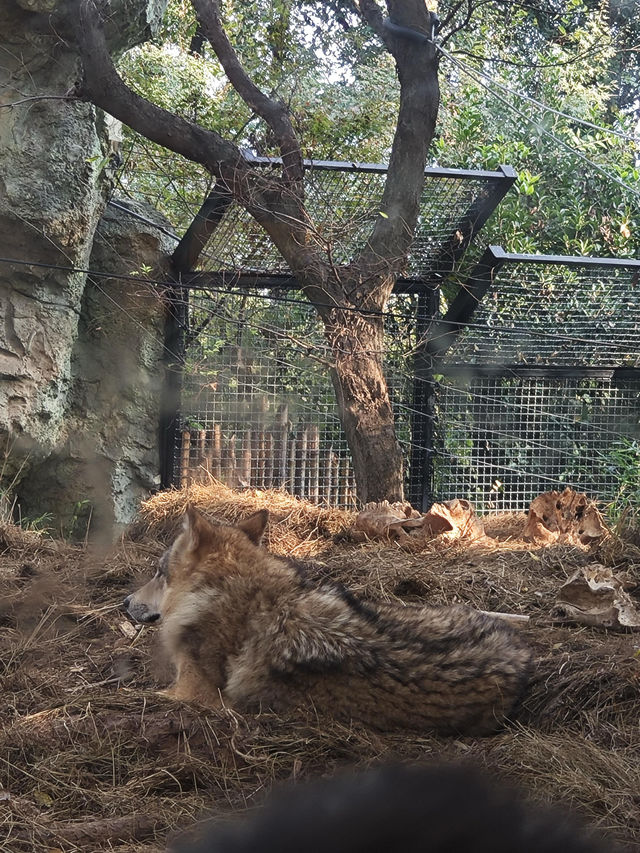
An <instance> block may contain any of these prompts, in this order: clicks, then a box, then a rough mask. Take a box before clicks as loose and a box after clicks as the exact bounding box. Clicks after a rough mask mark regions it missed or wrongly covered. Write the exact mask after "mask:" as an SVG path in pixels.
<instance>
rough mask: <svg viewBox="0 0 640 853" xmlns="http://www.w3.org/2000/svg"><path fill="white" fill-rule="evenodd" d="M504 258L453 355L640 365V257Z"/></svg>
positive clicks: (508, 361) (503, 361) (465, 359)
mask: <svg viewBox="0 0 640 853" xmlns="http://www.w3.org/2000/svg"><path fill="white" fill-rule="evenodd" d="M504 257H505V258H506V261H505V262H504V264H503V265H502V266H501V267H500V269H499V271H498V272H497V273H496V274H495V275H494V277H493V281H492V286H491V287H490V288H489V290H488V292H487V293H486V294H485V296H484V299H483V300H482V302H481V303H480V304H479V305H478V308H477V310H476V312H475V314H474V316H473V321H472V322H471V323H470V324H469V325H468V326H467V328H466V329H465V330H464V331H463V332H462V333H461V334H460V335H459V337H458V339H457V341H456V343H455V345H454V346H453V347H452V349H451V350H450V351H449V353H448V355H447V360H448V361H454V362H457V363H467V364H485V365H486V364H497V365H522V366H524V365H529V366H537V365H545V364H546V365H568V366H590V367H603V366H616V367H623V366H626V367H638V366H640V262H638V261H619V262H606V261H600V262H598V261H597V260H595V259H593V260H591V262H590V263H582V264H581V263H580V261H581V260H583V261H584V260H585V259H579V258H572V259H570V258H558V259H557V260H556V261H555V262H549V259H548V258H546V259H545V257H544V256H541V257H539V258H538V257H536V256H535V255H534V256H531V255H525V256H517V255H505V256H504ZM568 261H571V263H568Z"/></svg>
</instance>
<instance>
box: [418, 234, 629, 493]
mask: <svg viewBox="0 0 640 853" xmlns="http://www.w3.org/2000/svg"><path fill="white" fill-rule="evenodd" d="M496 257H497V261H498V263H497V266H496V269H495V270H494V272H493V275H492V276H491V284H490V286H489V288H488V290H487V292H486V293H485V295H484V298H483V300H482V301H481V302H480V304H479V305H478V307H477V309H476V311H475V313H474V316H473V320H472V322H471V323H469V324H468V325H467V326H466V327H465V329H464V330H463V331H461V333H460V334H459V335H458V337H457V339H456V341H455V343H454V344H453V346H452V347H451V349H450V350H449V352H448V353H447V355H446V358H445V359H444V361H443V363H442V364H441V365H440V367H438V370H439V371H441V374H440V375H438V376H437V377H436V378H437V379H438V380H439V381H437V382H436V383H435V385H434V388H435V394H436V403H435V418H436V425H435V428H434V431H435V434H436V436H437V439H436V444H437V446H436V447H434V452H435V454H434V458H433V478H434V490H435V494H436V495H437V496H438V497H439V498H442V499H447V498H451V497H461V496H463V497H467V498H469V499H471V500H472V501H474V502H475V503H476V504H477V505H478V506H479V507H480V508H483V509H487V510H497V509H524V508H526V507H527V505H528V504H529V502H530V501H531V499H532V498H533V497H535V496H536V495H537V494H539V493H540V492H544V491H549V490H550V489H554V488H555V489H557V488H564V486H567V485H569V486H572V487H573V488H576V489H578V490H581V491H585V492H586V493H587V494H589V495H590V496H592V497H594V498H600V499H601V500H604V501H608V500H611V499H613V498H614V497H615V496H616V495H618V494H619V493H620V489H621V488H622V487H623V486H624V483H625V478H626V481H629V477H631V480H633V476H634V475H633V472H632V471H630V469H629V466H628V465H627V464H626V463H624V462H623V461H622V460H623V458H624V455H625V453H624V452H625V450H632V451H633V452H635V450H634V448H637V447H638V443H639V442H640V371H638V370H637V368H638V366H639V365H640V287H639V285H638V278H639V276H640V263H639V262H637V261H612V260H597V259H579V258H555V259H554V258H550V257H544V256H515V255H506V254H505V253H502V252H501V251H497V254H496ZM627 458H631V457H629V456H628V455H627ZM635 478H636V481H637V472H636V475H635Z"/></svg>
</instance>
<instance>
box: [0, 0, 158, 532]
mask: <svg viewBox="0 0 640 853" xmlns="http://www.w3.org/2000/svg"><path fill="white" fill-rule="evenodd" d="M55 11H56V0H23V2H22V3H18V2H16V0H0V49H1V50H0V52H1V53H2V62H0V258H1V259H2V260H0V499H2V500H3V503H4V511H5V513H6V512H7V507H9V506H10V505H11V504H12V503H13V502H14V500H15V498H16V497H17V498H18V502H19V507H18V508H17V511H19V513H20V514H21V516H22V517H27V518H29V517H34V515H43V514H44V515H46V516H47V517H48V518H50V519H51V523H52V524H53V526H54V527H57V528H60V527H62V528H64V527H68V525H69V523H70V522H71V521H73V519H74V518H75V517H76V516H77V506H78V505H81V506H84V507H86V506H89V502H90V501H92V500H94V499H95V495H96V494H97V492H98V491H100V492H104V491H105V489H108V488H110V484H113V483H117V484H118V485H117V494H113V496H112V497H111V498H105V500H106V501H107V503H108V502H109V501H110V502H111V509H110V510H109V512H106V514H105V513H104V512H103V513H102V515H105V518H108V517H110V518H111V519H112V521H113V523H120V522H121V521H123V520H125V519H126V518H127V516H130V515H131V513H132V510H131V507H132V506H133V505H134V504H135V502H136V501H137V500H139V497H140V495H141V494H142V491H141V486H140V484H141V483H144V484H146V486H145V488H148V487H150V486H151V485H152V484H153V482H154V477H155V475H156V473H157V450H153V451H152V450H151V447H152V445H153V443H154V442H155V440H156V430H157V420H158V418H157V410H158V407H159V398H158V379H157V377H158V376H159V375H160V374H161V370H160V368H159V359H160V353H161V341H162V335H160V338H159V340H160V344H159V345H158V344H157V341H158V334H159V326H160V325H161V324H162V322H163V321H162V317H163V306H162V305H161V304H159V303H158V297H157V296H156V295H153V296H151V295H150V294H148V293H147V294H146V295H144V296H143V295H142V294H141V293H140V290H139V289H135V291H134V294H133V295H132V293H130V292H125V291H126V288H123V289H122V292H119V291H118V287H120V285H118V286H116V285H113V284H112V285H111V290H113V294H115V295H116V297H117V299H116V302H117V301H119V302H120V303H122V304H125V305H126V309H127V310H128V312H129V314H130V315H131V318H132V319H130V320H125V319H124V318H125V314H124V313H123V311H122V310H120V311H118V310H117V307H116V304H114V302H111V301H109V299H108V298H107V297H106V296H105V295H104V294H105V293H109V292H110V291H109V289H108V288H106V287H105V288H103V290H98V289H96V287H95V286H94V285H93V284H92V283H91V282H87V277H86V275H85V274H84V273H83V272H79V271H77V270H85V269H87V268H89V267H90V266H92V265H93V264H96V263H97V264H100V265H101V267H102V268H103V269H104V270H106V271H109V269H111V270H112V271H118V272H122V269H123V267H122V264H123V263H124V265H125V266H128V269H126V272H127V273H128V272H130V270H131V269H134V268H137V267H140V265H141V264H147V265H149V266H153V267H154V268H157V267H158V264H159V263H160V264H161V258H162V256H163V254H164V253H165V252H166V251H167V250H168V249H169V246H168V245H167V244H166V243H165V242H164V239H165V238H164V237H163V236H162V232H161V231H158V230H157V229H155V228H154V227H153V226H149V225H146V224H144V223H141V222H140V221H139V220H133V218H132V217H131V216H128V217H127V216H124V217H122V216H120V217H116V215H115V213H114V210H109V211H107V212H105V201H106V197H107V193H108V191H109V189H110V187H109V182H108V179H107V175H106V172H105V169H104V154H105V150H106V149H105V140H104V117H103V115H101V114H100V113H99V112H98V111H96V110H95V109H94V108H93V107H92V106H91V105H89V104H84V103H80V102H76V101H73V100H70V99H69V98H65V95H66V93H68V92H69V91H71V90H72V88H73V86H74V83H75V82H76V80H77V77H78V64H77V57H76V56H75V54H74V53H73V52H72V51H71V50H70V49H68V48H67V47H65V46H64V43H63V42H62V41H61V40H60V39H59V37H58V35H57V33H56V29H55ZM116 11H117V12H118V14H117V15H116V14H115V12H116ZM161 11H162V10H161V5H160V4H157V5H155V4H154V5H151V4H149V3H146V2H144V0H137V2H129V0H125V2H123V3H122V4H120V6H119V7H118V9H115V7H114V15H113V16H112V20H118V22H119V23H118V30H117V31H115V30H114V31H113V32H112V33H111V34H110V37H111V43H112V46H113V47H114V49H116V50H118V49H123V48H124V47H127V46H131V45H133V44H135V43H136V42H137V41H140V40H142V39H143V38H144V37H146V36H148V34H149V31H150V28H151V26H152V25H155V24H157V23H158V21H159V17H160V14H161ZM103 213H104V216H103ZM117 219H118V220H119V222H118V224H116V220H117ZM99 222H100V223H101V224H100V226H99V227H98V223H99ZM134 223H136V224H134ZM96 229H97V230H96ZM127 229H131V230H130V231H129V232H127ZM125 232H127V233H126V234H125ZM110 245H111V246H113V245H117V246H118V247H119V248H118V251H117V253H116V254H114V253H113V252H111V253H110V250H109V248H108V247H109V246H110ZM127 247H128V248H129V249H130V251H128V250H127ZM12 259H13V261H14V262H11V260H12ZM110 264H112V265H113V266H112V267H109V265H110ZM136 265H137V267H136ZM100 287H102V285H100ZM113 294H111V295H113ZM151 302H153V306H154V307H153V309H151V307H150V305H151ZM111 309H113V313H110V311H111ZM134 321H135V322H134ZM127 323H129V324H130V326H129V327H128V328H127V331H126V336H127V340H128V341H129V342H130V344H131V345H130V346H129V347H128V348H127V350H126V352H125V350H124V349H123V348H122V347H121V346H120V341H119V340H116V338H115V337H114V336H115V335H116V334H119V332H118V330H119V329H120V328H125V327H126V326H127ZM119 324H120V325H119ZM98 329H102V330H107V329H108V330H109V331H108V332H104V331H103V333H102V334H101V333H100V332H98V331H97V330H98ZM109 336H110V337H111V343H108V338H109ZM151 339H153V340H154V341H156V344H154V345H152V344H151V343H150V340H151ZM134 342H135V343H134ZM158 346H160V349H158ZM154 347H155V349H154ZM116 350H117V351H118V352H117V356H116V355H115V351H116ZM106 352H110V353H111V356H112V360H111V363H109V358H107V357H106V355H105V353H106ZM151 353H153V355H152V354H151ZM136 358H140V359H141V363H140V365H139V366H138V365H137V364H135V363H134V362H135V359H136ZM124 361H126V362H127V366H126V367H125V366H124V364H123V362H124ZM114 366H115V367H116V370H117V371H119V375H120V376H121V377H125V376H126V377H128V378H127V379H126V381H125V380H123V382H124V384H123V385H120V386H118V387H114V385H113V377H114V375H115V374H114V370H113V367H114ZM101 371H103V372H104V374H103V375H101ZM151 373H154V377H153V379H152V378H151ZM138 381H139V382H141V387H140V389H139V391H136V392H135V393H134V391H133V390H132V388H133V386H134V385H135V383H136V382H138ZM101 387H102V388H104V389H105V392H106V393H107V394H108V399H109V401H110V402H109V404H108V406H107V404H103V403H101V402H99V401H98V400H97V399H96V398H97V389H99V388H101ZM119 393H121V394H122V398H121V399H118V394H119ZM133 396H136V397H137V399H138V401H139V402H140V403H141V407H142V410H143V414H142V416H141V417H140V418H139V419H136V418H135V417H134V416H133V414H132V408H133V402H132V397H133ZM83 401H84V403H83ZM83 405H85V407H86V410H87V412H89V411H90V410H95V411H97V412H99V411H101V406H103V405H104V408H103V414H106V410H107V408H108V409H109V411H110V413H111V417H112V420H114V421H117V422H118V428H117V430H114V431H113V434H109V435H108V434H107V433H108V430H105V429H103V430H102V432H100V431H98V430H97V429H96V428H94V427H95V423H94V422H89V420H88V421H87V427H86V428H83V425H82V417H81V409H82V406H83ZM88 417H89V416H88ZM89 433H92V437H91V438H90V439H88V438H87V436H88V435H89ZM116 433H117V435H116ZM143 433H144V435H143ZM118 436H119V437H118ZM154 453H155V457H154V459H153V460H152V459H151V456H153V454H154ZM96 459H99V460H108V464H107V462H104V465H107V468H109V466H115V467H116V468H117V472H116V471H115V470H114V471H112V470H111V469H110V468H109V470H108V473H105V474H104V475H103V476H101V479H100V489H99V490H96V489H95V488H93V490H92V489H86V488H85V485H86V483H87V482H88V480H87V477H86V476H85V475H83V476H82V477H79V480H78V482H77V483H75V482H74V477H78V476H79V473H78V472H79V471H80V469H87V466H88V467H89V468H92V469H94V470H96V471H97V470H98V469H99V468H100V465H102V464H103V462H102V461H100V462H99V463H97V462H96ZM154 466H155V468H154ZM107 468H105V472H106V471H107ZM134 470H136V471H138V474H136V476H134V475H133V473H132V472H133V471H134ZM73 472H75V473H73ZM134 481H135V483H136V485H135V487H134V486H132V483H133V482H134ZM61 482H64V483H65V489H64V490H61V491H59V490H58V485H59V484H60V483H61ZM125 494H126V496H125ZM69 501H71V503H72V506H70V505H69ZM90 513H92V514H94V515H95V514H96V513H97V514H98V515H100V514H101V513H100V512H98V511H97V510H90ZM105 523H106V522H105Z"/></svg>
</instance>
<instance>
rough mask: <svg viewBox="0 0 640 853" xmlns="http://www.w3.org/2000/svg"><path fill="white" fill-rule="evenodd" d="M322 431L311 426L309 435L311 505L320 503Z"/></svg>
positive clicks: (308, 464)
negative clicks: (319, 478) (319, 481)
mask: <svg viewBox="0 0 640 853" xmlns="http://www.w3.org/2000/svg"><path fill="white" fill-rule="evenodd" d="M319 469H320V431H319V430H318V426H317V424H311V426H310V427H309V431H308V435H307V470H308V485H307V497H308V499H309V500H310V501H311V503H314V504H317V503H318V501H319V493H318V477H319V475H320V470H319Z"/></svg>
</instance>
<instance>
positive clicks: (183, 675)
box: [162, 658, 224, 710]
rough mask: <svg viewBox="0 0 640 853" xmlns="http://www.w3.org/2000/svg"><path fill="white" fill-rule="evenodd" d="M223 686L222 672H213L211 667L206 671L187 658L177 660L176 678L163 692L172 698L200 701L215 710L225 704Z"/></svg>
mask: <svg viewBox="0 0 640 853" xmlns="http://www.w3.org/2000/svg"><path fill="white" fill-rule="evenodd" d="M222 687H223V685H222V675H221V673H217V672H213V671H212V670H211V667H208V668H207V671H206V672H204V671H203V670H202V669H201V668H200V667H199V666H196V665H194V663H193V662H192V661H191V660H190V659H189V658H187V659H186V660H185V659H183V660H179V661H177V663H176V680H175V681H174V683H173V684H172V686H171V687H169V688H168V689H167V690H164V691H162V692H163V694H164V695H165V696H167V697H168V698H170V699H177V700H179V701H183V702H198V704H200V705H204V706H205V707H206V708H212V709H214V710H215V709H218V708H222V707H223V706H224V702H223V700H222Z"/></svg>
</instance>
